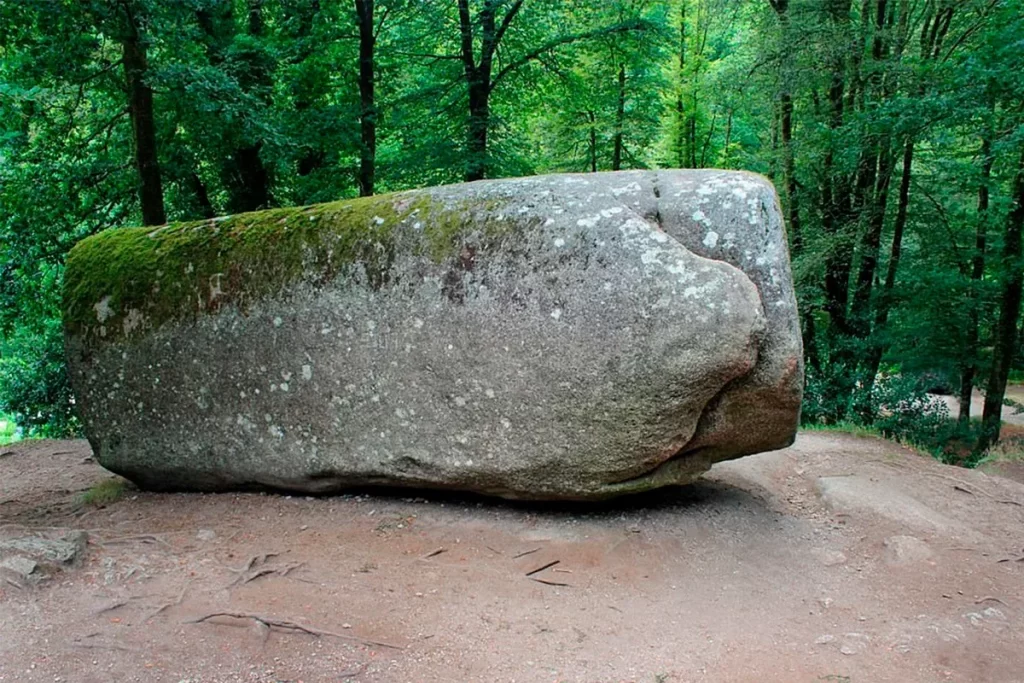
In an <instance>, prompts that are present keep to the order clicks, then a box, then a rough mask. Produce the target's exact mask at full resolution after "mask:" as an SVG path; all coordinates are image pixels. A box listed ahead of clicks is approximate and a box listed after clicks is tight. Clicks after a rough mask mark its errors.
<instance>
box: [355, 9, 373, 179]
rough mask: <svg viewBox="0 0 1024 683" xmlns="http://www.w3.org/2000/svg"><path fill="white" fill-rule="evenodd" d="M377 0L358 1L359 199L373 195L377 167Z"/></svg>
mask: <svg viewBox="0 0 1024 683" xmlns="http://www.w3.org/2000/svg"><path fill="white" fill-rule="evenodd" d="M373 3H374V0H355V4H356V17H357V19H358V21H359V102H360V111H359V127H360V138H361V143H362V144H361V146H360V150H359V196H361V197H369V196H371V195H373V193H374V179H375V175H376V165H377V104H376V99H375V93H374V89H375V85H376V81H375V75H374V50H375V48H376V42H377V36H376V33H375V31H376V29H375V26H374V19H373V14H374V7H373Z"/></svg>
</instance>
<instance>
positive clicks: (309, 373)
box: [302, 365, 313, 382]
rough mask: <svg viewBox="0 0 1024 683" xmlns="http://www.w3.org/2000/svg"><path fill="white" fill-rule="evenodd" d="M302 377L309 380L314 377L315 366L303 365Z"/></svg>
mask: <svg viewBox="0 0 1024 683" xmlns="http://www.w3.org/2000/svg"><path fill="white" fill-rule="evenodd" d="M302 379H304V380H306V381H307V382H308V381H309V380H311V379H313V367H312V366H311V365H303V366H302Z"/></svg>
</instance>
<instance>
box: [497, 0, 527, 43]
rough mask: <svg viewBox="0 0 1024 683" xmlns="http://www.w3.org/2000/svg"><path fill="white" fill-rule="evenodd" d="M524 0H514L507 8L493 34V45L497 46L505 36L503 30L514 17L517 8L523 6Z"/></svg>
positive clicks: (517, 11) (506, 28)
mask: <svg viewBox="0 0 1024 683" xmlns="http://www.w3.org/2000/svg"><path fill="white" fill-rule="evenodd" d="M523 2H525V0H516V1H515V3H513V5H512V6H511V7H509V8H508V12H506V13H505V16H504V17H503V18H502V20H501V25H500V26H498V31H497V32H496V33H495V34H494V47H495V48H497V47H498V45H500V44H501V39H502V38H504V37H505V32H506V31H508V27H509V25H510V24H511V23H512V20H513V19H515V18H516V15H517V14H518V13H519V10H520V9H522V7H523Z"/></svg>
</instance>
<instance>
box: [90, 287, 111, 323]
mask: <svg viewBox="0 0 1024 683" xmlns="http://www.w3.org/2000/svg"><path fill="white" fill-rule="evenodd" d="M92 308H93V310H94V311H96V320H97V321H99V322H101V323H105V322H107V320H108V319H109V318H112V317H113V316H114V309H112V308H111V307H110V295H109V294H108V295H107V296H105V297H103V298H102V299H100V300H99V301H97V302H96V303H95V304H93V307H92Z"/></svg>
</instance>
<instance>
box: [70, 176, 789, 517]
mask: <svg viewBox="0 0 1024 683" xmlns="http://www.w3.org/2000/svg"><path fill="white" fill-rule="evenodd" d="M65 279H66V282H65V287H66V289H65V328H66V341H67V353H68V362H69V368H70V373H71V380H72V384H73V387H74V390H75V395H76V400H77V405H78V409H79V412H80V415H81V417H82V419H83V422H84V425H85V430H86V434H87V435H88V437H89V440H90V442H91V443H92V446H93V449H94V451H95V453H96V457H97V458H98V460H99V462H100V463H101V464H103V466H104V467H106V468H108V469H110V470H113V471H114V472H117V473H119V474H122V475H124V476H126V477H128V478H129V479H132V480H133V481H135V482H136V483H138V484H139V485H140V486H143V487H145V488H150V489H179V490H180V489H185V490H206V491H213V490H225V489H244V488H265V487H269V488H276V489H284V490H290V491H303V492H312V493H326V492H332V491H337V490H340V489H343V488H345V487H351V486H362V485H387V486H413V487H432V488H450V489H464V490H470V491H476V492H480V493H485V494H492V495H498V496H505V497H511V498H535V499H590V498H605V497H610V496H615V495H619V494H623V493H631V492H637V491H642V490H646V489H651V488H655V487H658V486H663V485H667V484H681V483H687V482H689V481H691V480H693V479H694V478H695V477H697V476H699V475H700V474H701V473H703V472H704V471H706V470H707V469H708V468H709V467H710V466H711V465H712V464H713V463H714V462H716V461H719V460H725V459H730V458H735V457H739V456H742V455H747V454H750V453H756V452H759V451H765V450H772V449H776V448H782V447H784V446H787V445H789V444H790V443H791V442H792V440H793V437H794V434H795V431H796V426H797V423H798V418H799V410H800V398H801V387H802V383H803V368H802V352H801V345H800V334H799V327H798V321H797V311H796V302H795V298H794V294H793V286H792V278H791V275H790V267H789V257H788V252H787V247H786V237H785V230H784V227H783V225H782V221H781V219H780V215H779V209H778V204H777V201H776V197H775V192H774V190H773V189H772V187H771V185H770V184H769V183H768V182H767V181H766V180H764V179H763V178H760V177H758V176H754V175H750V174H745V173H736V172H725V171H663V172H623V173H601V174H590V175H561V176H543V177H534V178H524V179H516V180H497V181H485V182H479V183H473V184H467V185H455V186H449V187H439V188H433V189H427V190H416V191H411V192H403V193H399V194H392V195H383V196H379V197H373V198H367V199H359V200H352V201H345V202H338V203H334V204H325V205H319V206H312V207H303V208H296V209H286V210H273V211H265V212H260V213H253V214H243V215H238V216H232V217H229V218H223V219H215V220H212V221H204V222H201V223H190V224H178V225H171V226H166V227H161V228H156V229H152V228H138V229H120V230H110V231H107V232H104V233H101V234H99V235H97V236H95V237H91V238H88V239H86V240H83V241H82V242H81V243H79V244H78V245H77V246H76V247H75V248H74V249H73V250H72V251H71V253H70V255H69V257H68V262H67V270H66V275H65Z"/></svg>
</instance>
